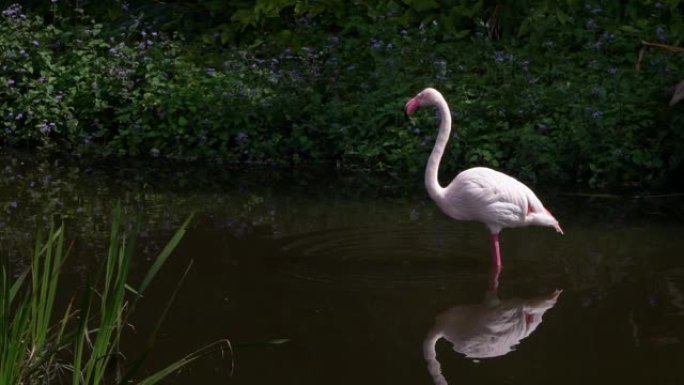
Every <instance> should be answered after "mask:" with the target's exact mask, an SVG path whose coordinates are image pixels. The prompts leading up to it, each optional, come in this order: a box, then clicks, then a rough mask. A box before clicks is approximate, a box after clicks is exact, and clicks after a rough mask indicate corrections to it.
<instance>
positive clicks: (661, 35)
mask: <svg viewBox="0 0 684 385" xmlns="http://www.w3.org/2000/svg"><path fill="white" fill-rule="evenodd" d="M655 33H656V36H657V37H658V39H659V40H661V41H664V40H666V39H667V37H666V36H665V28H663V26H662V25H659V26H657V27H656V29H655Z"/></svg>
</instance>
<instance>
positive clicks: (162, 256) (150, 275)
mask: <svg viewBox="0 0 684 385" xmlns="http://www.w3.org/2000/svg"><path fill="white" fill-rule="evenodd" d="M192 217H193V214H190V216H189V217H188V219H186V220H185V222H183V224H182V225H181V227H180V228H178V230H176V233H175V234H174V235H173V237H172V238H171V240H169V242H168V243H167V244H166V246H165V247H164V249H163V250H162V251H161V253H159V255H158V256H157V258H156V259H155V261H154V263H153V264H152V266H151V267H150V269H149V270H148V271H147V274H146V275H145V278H143V280H142V283H141V284H140V287H138V290H137V292H138V294H140V295H142V294H143V293H144V292H145V289H146V288H147V286H149V284H150V282H152V279H154V277H155V276H156V275H157V273H158V272H159V269H161V267H162V265H164V262H166V260H167V259H168V258H169V255H171V252H172V251H173V250H174V249H175V248H176V246H177V245H178V242H180V240H181V239H182V238H183V235H185V232H186V231H187V228H188V225H189V224H190V221H191V220H192Z"/></svg>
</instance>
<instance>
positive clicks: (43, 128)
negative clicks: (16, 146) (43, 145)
mask: <svg viewBox="0 0 684 385" xmlns="http://www.w3.org/2000/svg"><path fill="white" fill-rule="evenodd" d="M53 124H54V123H53ZM38 130H39V131H40V132H41V133H42V134H48V133H49V132H50V126H49V125H48V122H47V121H46V120H43V123H41V124H40V125H39V126H38Z"/></svg>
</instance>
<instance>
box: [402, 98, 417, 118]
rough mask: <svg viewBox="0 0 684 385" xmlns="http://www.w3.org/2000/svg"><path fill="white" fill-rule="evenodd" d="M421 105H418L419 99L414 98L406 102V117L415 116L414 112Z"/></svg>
mask: <svg viewBox="0 0 684 385" xmlns="http://www.w3.org/2000/svg"><path fill="white" fill-rule="evenodd" d="M418 106H419V103H418V97H417V96H416V97H414V98H412V99H411V100H409V101H408V102H406V105H405V106H404V114H406V117H407V118H408V117H409V116H411V114H413V112H414V111H415V110H416V109H417V108H418Z"/></svg>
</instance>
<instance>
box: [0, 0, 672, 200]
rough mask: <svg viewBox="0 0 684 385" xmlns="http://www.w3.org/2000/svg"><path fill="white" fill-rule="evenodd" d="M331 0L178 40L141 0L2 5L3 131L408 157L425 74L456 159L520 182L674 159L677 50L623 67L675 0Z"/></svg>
mask: <svg viewBox="0 0 684 385" xmlns="http://www.w3.org/2000/svg"><path fill="white" fill-rule="evenodd" d="M180 3H183V4H185V5H193V4H194V5H195V6H197V7H199V5H203V6H207V4H209V3H211V2H197V3H195V2H192V1H187V2H179V4H180ZM338 3H339V2H335V1H331V2H326V3H325V4H326V5H325V6H323V5H315V4H314V3H309V2H294V1H265V0H258V1H254V2H240V3H230V4H232V5H230V6H228V5H226V6H225V7H223V8H222V7H221V6H219V5H216V7H215V9H214V11H213V12H214V14H224V15H225V14H227V15H228V16H229V17H231V18H232V20H233V22H232V23H217V22H216V19H211V18H210V19H209V21H207V27H206V28H205V31H204V34H199V35H197V34H195V35H193V36H194V37H193V39H190V40H187V41H186V40H183V38H182V37H180V36H179V35H177V34H175V33H173V32H172V31H170V30H168V25H169V24H168V23H166V24H164V25H166V26H167V31H166V32H160V31H159V29H158V28H156V27H153V26H154V25H156V24H148V21H146V20H149V18H146V17H143V16H144V15H143V14H142V13H140V12H139V11H140V10H142V9H145V8H144V6H143V5H140V6H137V8H136V3H135V2H132V4H131V5H130V6H128V5H125V7H120V8H117V12H116V20H117V22H116V23H110V24H106V25H102V24H98V23H97V22H93V21H91V20H90V19H89V18H86V17H84V16H83V15H81V16H74V17H71V18H69V19H63V18H61V17H60V16H59V12H58V11H55V10H54V9H53V11H54V12H53V13H52V14H50V15H46V17H47V16H49V19H50V20H51V21H50V22H49V23H48V22H46V21H44V19H42V18H40V17H36V16H30V15H25V14H23V13H22V10H21V9H20V8H19V7H18V6H11V7H10V8H7V9H6V10H5V11H4V12H3V16H2V18H3V22H2V24H0V29H1V31H0V51H1V52H2V53H3V66H2V67H1V68H0V96H1V97H2V101H0V113H1V114H2V116H3V118H4V119H3V125H4V131H2V132H0V140H1V141H2V142H4V143H7V144H11V145H14V146H29V147H40V148H44V149H58V150H63V151H68V152H77V153H89V152H93V153H104V154H112V155H136V156H137V155H143V156H148V155H151V156H170V157H180V158H196V157H199V158H208V159H217V158H219V159H222V160H226V161H229V162H258V163H275V164H297V163H318V162H333V163H335V164H337V165H339V166H341V167H350V168H372V169H386V170H390V171H393V172H397V173H411V174H415V173H419V172H421V171H422V168H423V166H424V163H425V158H426V157H427V156H428V154H429V151H430V148H431V146H432V139H433V137H434V135H435V133H436V132H435V131H436V122H435V120H434V119H432V117H431V116H427V115H426V114H422V115H420V116H419V117H418V119H417V120H415V121H414V123H411V124H410V123H408V122H406V121H405V120H404V118H403V113H402V107H403V104H404V102H405V101H406V100H407V99H408V98H409V97H411V96H413V95H414V94H415V93H416V92H418V91H420V90H421V89H422V88H424V87H425V86H434V87H436V88H438V89H440V90H442V91H443V93H444V94H445V96H446V97H447V99H448V101H449V102H450V104H451V106H452V109H453V114H454V116H455V118H456V119H455V120H454V122H455V125H456V132H457V135H458V140H453V141H452V143H451V146H450V149H449V150H448V153H447V156H446V158H445V159H444V162H445V163H444V167H445V169H447V170H448V172H450V173H451V174H453V173H454V172H456V171H457V170H459V169H462V168H464V167H467V166H473V165H487V166H491V167H495V168H498V169H502V170H505V171H509V172H511V173H513V174H515V175H518V176H520V177H521V178H523V179H525V180H528V181H529V180H531V181H535V180H543V181H545V182H551V183H553V182H565V183H576V182H579V183H581V184H585V183H588V184H591V185H593V186H603V185H616V186H622V185H643V184H652V183H655V182H660V181H663V180H664V179H666V178H668V177H670V178H672V177H674V176H675V175H678V173H681V172H682V168H683V165H682V161H683V160H684V156H683V155H682V148H684V146H683V144H684V125H683V124H682V123H683V122H682V113H681V110H680V109H678V108H676V107H675V108H670V107H668V104H667V102H668V100H669V92H671V90H670V88H671V87H672V86H673V85H674V84H676V83H677V82H678V81H679V80H680V79H681V76H682V60H681V56H678V54H672V53H665V52H657V51H650V52H648V53H647V54H646V56H645V59H644V61H643V62H642V68H641V71H640V72H637V71H635V69H634V66H635V60H636V49H637V48H638V46H639V41H640V40H641V39H646V40H651V41H655V42H661V43H667V44H679V43H680V42H681V39H682V38H683V37H684V35H683V33H684V23H683V22H682V20H681V16H680V14H681V12H680V11H679V9H680V8H681V6H680V5H679V2H676V1H674V2H663V3H661V2H630V3H627V4H626V5H625V4H623V5H618V4H613V3H612V2H600V3H597V4H589V5H584V4H583V3H581V2H575V1H530V2H525V4H524V6H523V5H520V6H518V7H517V8H512V7H510V6H509V7H506V6H502V5H501V3H500V2H496V4H495V2H478V3H475V4H470V2H462V4H461V3H459V4H457V5H450V6H449V7H446V5H445V4H440V3H439V2H437V1H411V2H409V1H407V2H404V3H395V2H392V1H376V2H364V3H361V2H353V3H349V4H348V6H347V7H338V6H336V4H337V5H339V4H338ZM490 3H491V4H490ZM212 4H213V3H212ZM217 4H218V3H217ZM236 4H237V5H236ZM321 4H322V3H321ZM369 4H370V5H369ZM516 4H517V3H516ZM440 5H441V6H442V8H439V6H440ZM129 7H130V8H129ZM200 8H201V7H200ZM200 13H201V12H200ZM148 16H149V15H148ZM274 16H278V17H274ZM166 21H167V22H168V20H166ZM171 25H173V23H171ZM194 28H195V29H197V26H195V27H194ZM176 29H180V28H176ZM445 174H446V172H445Z"/></svg>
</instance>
